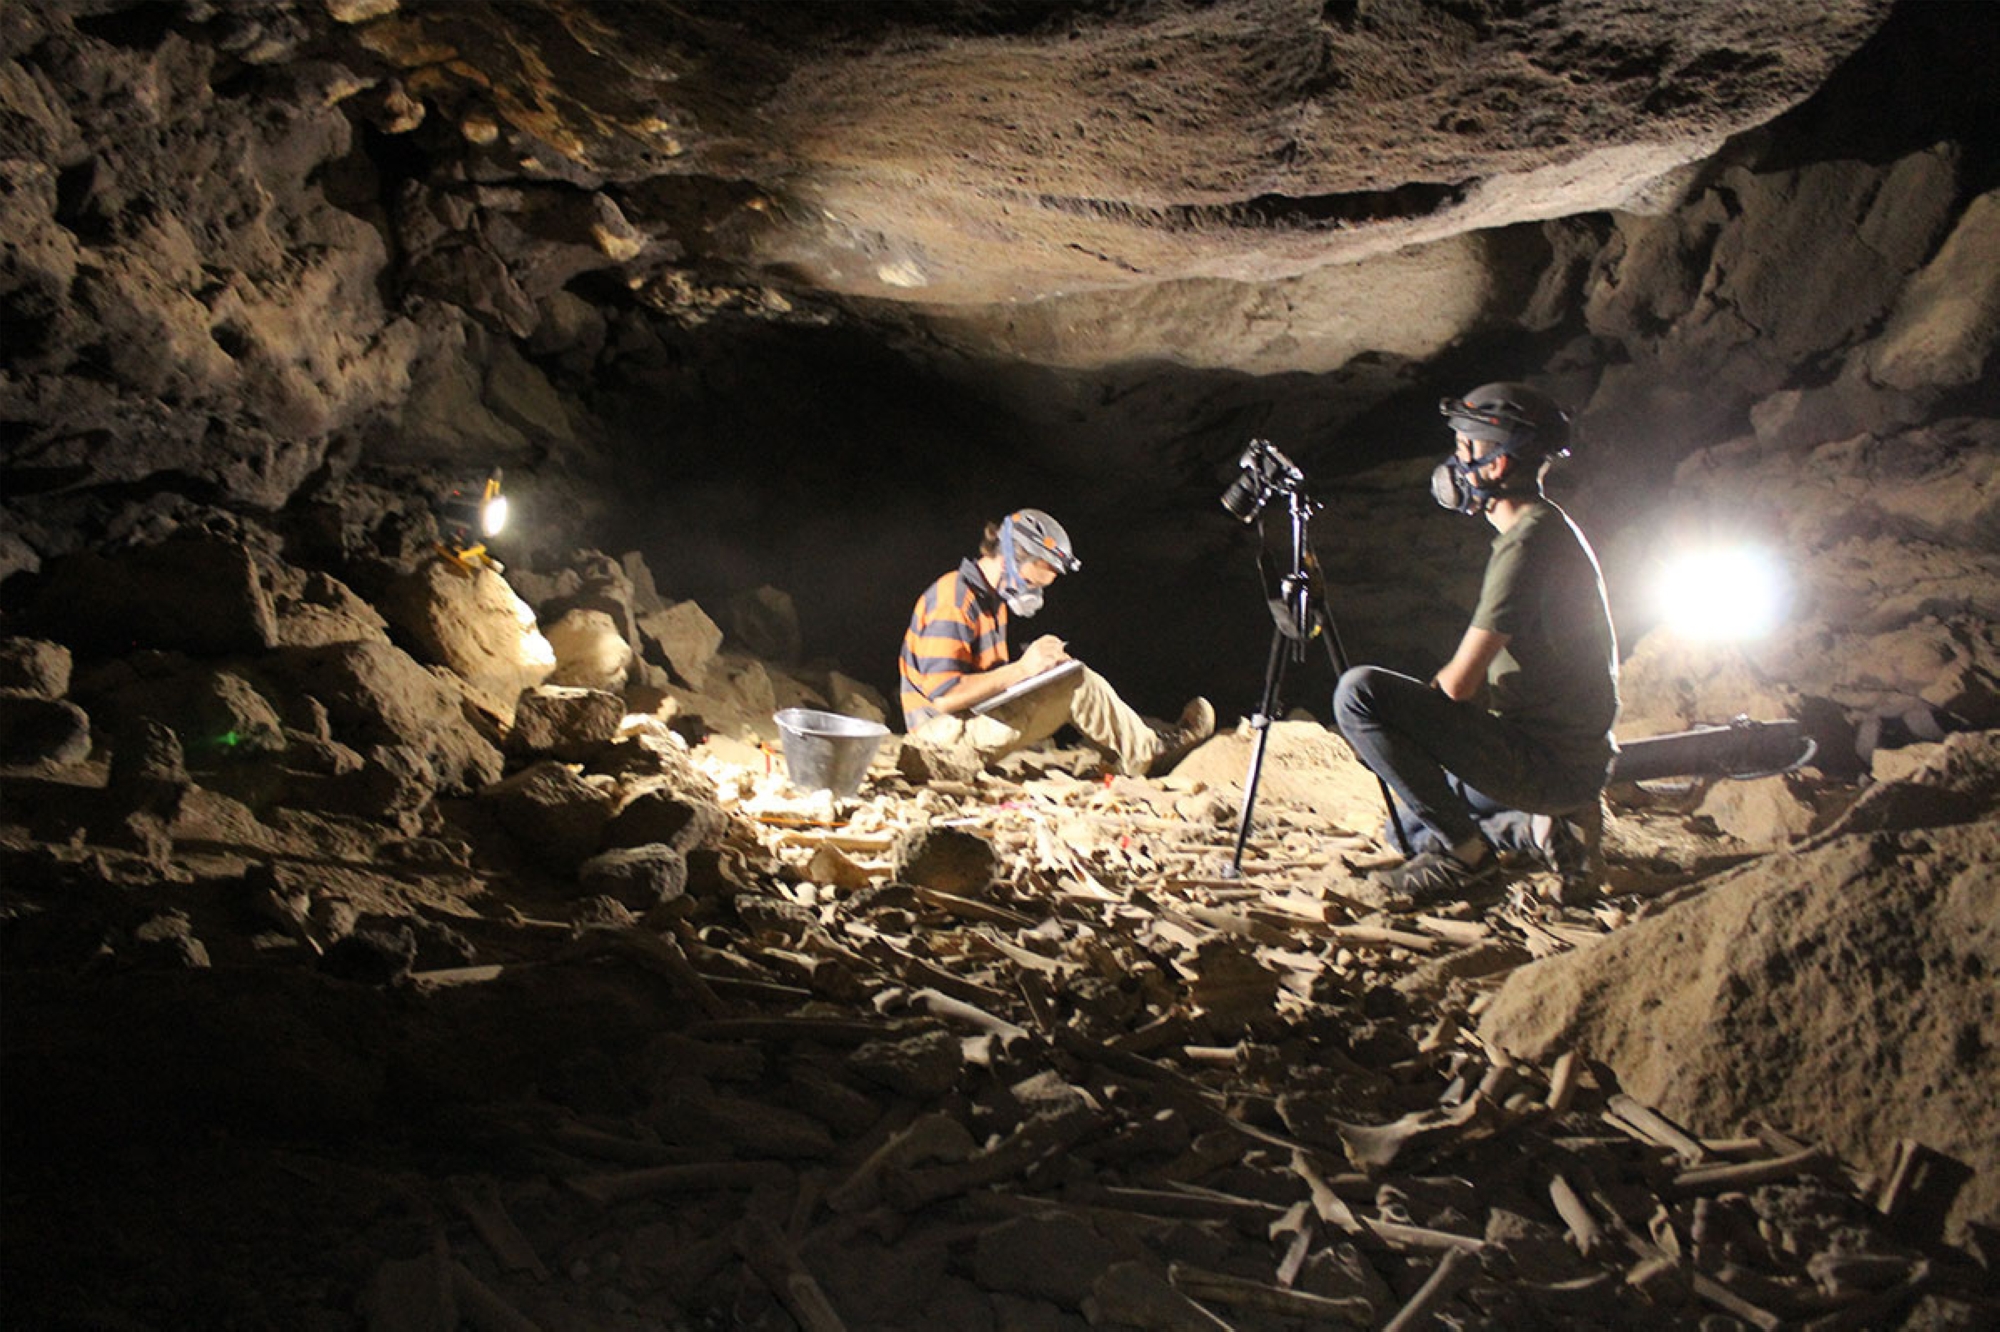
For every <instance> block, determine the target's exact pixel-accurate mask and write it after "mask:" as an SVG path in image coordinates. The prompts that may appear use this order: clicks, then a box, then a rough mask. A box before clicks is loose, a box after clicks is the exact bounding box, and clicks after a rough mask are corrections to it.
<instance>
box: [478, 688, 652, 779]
mask: <svg viewBox="0 0 2000 1332" xmlns="http://www.w3.org/2000/svg"><path fill="white" fill-rule="evenodd" d="M624 717H625V702H624V700H623V699H621V698H619V696H618V695H616V694H612V693H606V692H605V691H603V690H599V689H578V688H574V687H571V686H568V685H546V684H545V685H541V686H539V687H537V688H533V689H530V690H528V691H527V692H526V693H524V694H522V695H521V697H520V701H519V702H518V703H517V704H516V705H515V708H514V728H513V730H511V731H509V732H508V733H507V752H508V753H509V754H518V755H542V754H549V755H553V756H555V757H556V758H561V759H569V760H572V761H580V760H581V759H583V758H584V757H585V756H586V755H587V754H589V752H590V751H591V750H593V749H595V748H597V747H598V746H600V745H602V744H605V743H606V742H608V741H610V740H611V739H613V738H614V737H615V736H616V735H617V734H618V725H619V723H620V722H621V721H623V720H624Z"/></svg>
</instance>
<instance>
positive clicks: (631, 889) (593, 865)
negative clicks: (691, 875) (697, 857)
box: [576, 843, 688, 914]
mask: <svg viewBox="0 0 2000 1332" xmlns="http://www.w3.org/2000/svg"><path fill="white" fill-rule="evenodd" d="M687 878H688V867H687V858H686V857H685V856H683V855H682V854H681V853H680V852H678V851H676V850H674V849H673V848H672V847H670V846H664V845H660V844H658V843H655V844H652V845H649V846H634V847H626V848H622V849H619V850H615V851H605V852H601V853H599V854H598V855H595V856H592V857H591V858H590V859H588V860H586V861H584V862H583V864H581V865H579V866H578V867H577V871H576V881H577V884H578V886H579V887H581V888H582V889H583V890H584V891H585V892H586V893H590V894H594V895H598V896H603V897H609V898H612V899H614V900H616V901H617V902H618V903H620V904H621V905H623V906H626V907H629V908H630V909H631V910H633V911H635V912H639V913H641V914H643V913H645V912H647V911H650V910H651V909H652V908H654V907H656V906H661V905H663V904H665V903H668V902H672V901H675V900H676V899H678V898H679V897H680V896H681V895H682V894H683V893H685V892H686V891H687Z"/></svg>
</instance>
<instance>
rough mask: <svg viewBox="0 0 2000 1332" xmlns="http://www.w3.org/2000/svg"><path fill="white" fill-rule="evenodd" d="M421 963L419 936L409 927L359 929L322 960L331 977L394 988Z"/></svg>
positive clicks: (330, 948)
mask: <svg viewBox="0 0 2000 1332" xmlns="http://www.w3.org/2000/svg"><path fill="white" fill-rule="evenodd" d="M416 962H417V936H416V933H415V931H413V930H412V929H411V928H410V927H409V926H408V925H403V924H397V925H393V926H390V927H389V928H387V929H368V930H356V931H355V932H354V933H352V934H350V935H348V936H346V937H345V938H343V939H339V940H337V941H336V942H335V943H334V944H333V945H332V946H331V947H329V948H328V949H327V950H326V956H325V957H323V958H321V959H320V969H321V970H322V971H324V972H326V973H327V974H328V975H329V976H337V977H339V978H340V979H341V980H347V981H354V982H356V983H358V984H361V985H394V984H395V983H396V982H398V981H400V980H403V979H404V978H405V977H407V976H408V975H409V974H410V972H411V970H412V969H413V968H414V967H415V966H416Z"/></svg>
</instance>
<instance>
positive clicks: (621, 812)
mask: <svg viewBox="0 0 2000 1332" xmlns="http://www.w3.org/2000/svg"><path fill="white" fill-rule="evenodd" d="M722 824H723V816H722V811H721V809H719V808H718V807H717V806H716V804H715V801H714V800H713V799H711V798H705V797H703V796H700V795H698V794H695V793H693V792H691V791H688V790H687V788H685V787H681V786H678V785H677V784H676V783H672V782H669V781H667V780H665V779H654V780H653V781H652V782H650V783H649V784H647V785H646V786H644V787H642V788H641V789H640V790H639V791H638V792H637V793H636V794H633V795H631V796H630V797H629V798H628V799H626V801H625V803H624V804H622V805H620V806H618V811H617V813H616V814H614V815H613V816H612V818H611V822H610V823H609V824H608V825H606V827H605V829H604V845H605V846H606V847H607V848H611V849H616V848H620V847H634V846H645V845H648V844H650V843H655V842H658V843H663V844H665V845H667V846H671V847H672V848H674V850H676V851H680V852H687V851H691V850H693V849H694V848H695V847H697V846H701V845H704V844H706V843H708V842H711V841H713V840H714V839H715V837H716V835H717V834H718V833H719V832H720V831H721V830H722Z"/></svg>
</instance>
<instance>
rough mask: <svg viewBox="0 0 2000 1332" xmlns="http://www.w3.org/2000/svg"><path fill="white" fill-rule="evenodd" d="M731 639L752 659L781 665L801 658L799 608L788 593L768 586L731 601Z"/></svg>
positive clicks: (744, 593) (729, 610)
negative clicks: (761, 659)
mask: <svg viewBox="0 0 2000 1332" xmlns="http://www.w3.org/2000/svg"><path fill="white" fill-rule="evenodd" d="M728 616H729V637H730V638H731V639H733V640H734V641H735V642H736V643H738V644H740V645H741V646H742V648H743V649H744V651H746V652H748V653H750V655H751V656H753V657H761V658H763V659H764V660H765V661H769V662H776V663H778V664H780V665H790V664H791V663H792V662H795V661H797V660H798V659H799V651H800V647H801V639H800V635H799V609H798V607H797V606H796V605H794V604H793V602H792V595H791V593H789V592H785V591H782V590H780V589H778V588H775V587H771V586H769V585H768V584H766V585H765V586H763V587H753V588H751V589H750V590H749V591H747V592H739V593H737V594H736V595H735V596H733V597H731V598H730V599H729V604H728Z"/></svg>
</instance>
